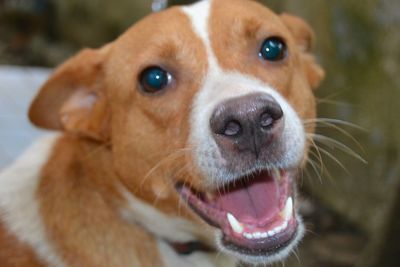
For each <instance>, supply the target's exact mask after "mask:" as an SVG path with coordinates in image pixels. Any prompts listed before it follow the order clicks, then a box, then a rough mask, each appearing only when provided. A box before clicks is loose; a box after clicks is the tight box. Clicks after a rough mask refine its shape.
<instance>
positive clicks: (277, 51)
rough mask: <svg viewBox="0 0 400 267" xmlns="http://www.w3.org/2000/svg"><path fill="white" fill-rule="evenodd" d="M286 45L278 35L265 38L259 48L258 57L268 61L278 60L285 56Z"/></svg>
mask: <svg viewBox="0 0 400 267" xmlns="http://www.w3.org/2000/svg"><path fill="white" fill-rule="evenodd" d="M286 54H287V47H286V44H285V42H284V41H283V40H282V39H281V38H279V37H271V38H268V39H266V40H265V41H264V42H263V44H262V46H261V50H260V57H262V58H263V59H265V60H268V61H280V60H282V59H284V58H285V57H286Z"/></svg>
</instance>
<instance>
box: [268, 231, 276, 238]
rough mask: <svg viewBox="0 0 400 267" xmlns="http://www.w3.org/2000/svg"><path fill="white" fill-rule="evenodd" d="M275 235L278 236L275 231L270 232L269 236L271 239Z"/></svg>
mask: <svg viewBox="0 0 400 267" xmlns="http://www.w3.org/2000/svg"><path fill="white" fill-rule="evenodd" d="M275 234H276V233H275V231H274V230H271V231H268V236H269V237H271V236H274V235H275Z"/></svg>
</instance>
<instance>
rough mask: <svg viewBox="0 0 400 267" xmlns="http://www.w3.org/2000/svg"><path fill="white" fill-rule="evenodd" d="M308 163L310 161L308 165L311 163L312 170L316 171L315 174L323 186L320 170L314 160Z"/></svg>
mask: <svg viewBox="0 0 400 267" xmlns="http://www.w3.org/2000/svg"><path fill="white" fill-rule="evenodd" d="M307 161H308V163H310V165H311V167H312V169H313V170H314V172H315V174H316V175H317V176H318V179H319V181H320V183H321V184H322V176H321V174H320V173H319V172H318V168H317V166H316V164H317V163H316V162H315V161H314V160H312V159H310V158H309V159H308V160H307Z"/></svg>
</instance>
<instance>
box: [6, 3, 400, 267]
mask: <svg viewBox="0 0 400 267" xmlns="http://www.w3.org/2000/svg"><path fill="white" fill-rule="evenodd" d="M190 2H192V1H183V0H182V1H179V0H174V1H170V3H169V4H170V5H176V4H183V3H190ZM261 2H263V3H264V4H266V5H267V6H270V7H271V8H272V9H273V10H275V11H276V12H283V11H284V12H288V13H293V14H296V15H299V16H301V17H303V18H304V19H305V20H307V21H308V22H309V23H310V24H311V25H312V27H313V28H314V30H315V32H316V36H317V39H318V41H317V45H316V49H315V51H316V54H317V56H318V60H319V62H320V63H321V65H322V66H324V68H325V70H326V73H327V79H326V80H325V82H324V83H323V84H322V86H321V87H320V89H319V91H318V92H317V97H318V103H319V118H320V120H319V122H318V134H319V136H316V138H315V143H316V145H317V146H318V149H314V150H313V151H312V153H311V161H310V164H309V166H308V168H307V169H306V170H305V171H304V173H303V175H302V177H300V183H301V191H302V193H301V195H302V198H303V205H302V212H303V214H304V216H305V221H306V223H307V226H308V230H309V231H308V233H307V237H306V239H305V241H304V242H303V243H302V244H301V246H300V248H299V249H298V251H297V252H296V255H294V256H293V257H291V258H290V259H289V261H288V262H287V263H286V265H285V266H289V267H295V266H303V267H304V266H305V267H350V266H356V267H375V266H376V267H378V266H379V267H390V266H400V259H399V256H400V219H398V217H399V215H398V214H400V194H399V193H400V169H399V168H400V157H399V152H400V123H399V120H400V117H399V116H400V88H399V85H400V65H399V62H400V32H399V28H398V27H399V25H400V1H398V0H364V1H360V0H335V1H329V0H319V1H310V0H264V1H261ZM151 4H152V3H151V1H150V0H115V1H108V0H85V1H82V0H68V1H62V0H0V168H2V167H4V166H5V165H6V164H9V163H10V162H11V161H12V159H13V158H15V156H16V155H18V154H19V153H20V152H21V151H22V150H23V149H24V148H25V147H26V146H27V145H28V144H29V143H30V142H31V141H32V140H33V139H34V138H35V137H36V136H38V135H40V134H41V132H40V131H38V130H36V129H33V128H32V127H31V126H30V125H29V123H28V121H27V120H26V115H25V113H26V108H27V106H28V104H29V101H30V99H31V97H32V95H34V94H35V92H36V90H37V88H38V87H39V86H40V84H41V83H42V82H43V81H44V80H45V79H46V77H47V76H48V75H49V73H50V71H51V68H53V67H55V66H56V65H57V64H59V63H61V62H62V61H64V60H65V59H66V58H68V57H69V56H71V55H72V54H74V53H75V52H76V51H78V50H79V49H81V48H83V47H98V46H101V45H102V44H104V43H106V42H108V41H111V40H113V39H114V38H116V37H117V36H118V35H119V34H121V33H122V32H123V31H124V30H125V29H127V27H129V26H130V25H131V24H133V23H134V22H135V21H137V20H139V19H140V18H141V17H143V16H145V15H146V14H149V13H150V12H151Z"/></svg>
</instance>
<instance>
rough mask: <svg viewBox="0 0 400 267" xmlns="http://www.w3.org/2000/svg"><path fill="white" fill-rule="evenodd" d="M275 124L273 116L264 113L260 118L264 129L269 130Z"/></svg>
mask: <svg viewBox="0 0 400 267" xmlns="http://www.w3.org/2000/svg"><path fill="white" fill-rule="evenodd" d="M273 123H274V119H273V118H272V116H271V114H269V113H266V112H265V113H263V114H261V117H260V124H261V127H263V128H269V127H271V125H272V124H273Z"/></svg>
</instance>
